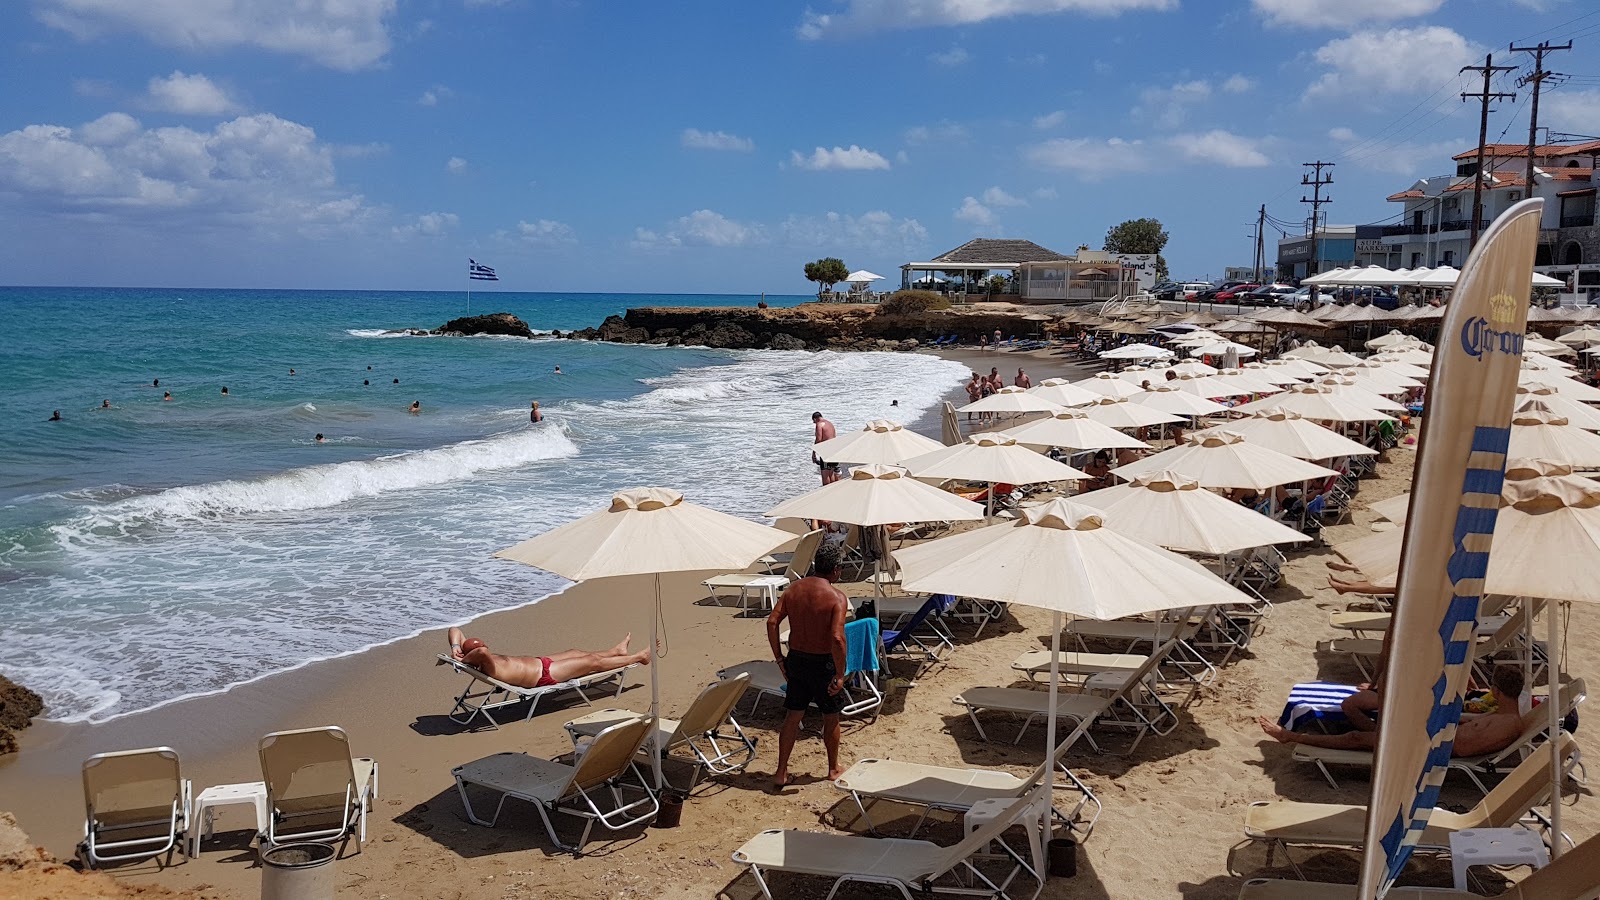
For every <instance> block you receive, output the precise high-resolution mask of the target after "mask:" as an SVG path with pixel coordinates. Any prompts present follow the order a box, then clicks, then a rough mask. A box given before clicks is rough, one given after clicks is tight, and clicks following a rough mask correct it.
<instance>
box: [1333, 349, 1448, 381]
mask: <svg viewBox="0 0 1600 900" xmlns="http://www.w3.org/2000/svg"><path fill="white" fill-rule="evenodd" d="M1400 355H1401V354H1398V353H1378V354H1374V355H1372V356H1369V357H1367V358H1366V361H1365V362H1363V363H1362V364H1361V365H1360V366H1357V367H1352V368H1350V369H1347V370H1346V371H1348V372H1350V373H1351V374H1352V375H1357V374H1359V373H1360V372H1361V371H1362V370H1363V369H1378V370H1380V371H1383V372H1390V373H1393V374H1395V375H1401V376H1404V377H1406V378H1410V379H1411V380H1412V381H1417V382H1423V381H1427V380H1428V376H1429V374H1430V373H1429V372H1428V370H1427V369H1425V368H1423V367H1422V366H1419V365H1417V364H1415V363H1408V362H1402V361H1401V360H1400V359H1399V358H1398V357H1399V356H1400Z"/></svg>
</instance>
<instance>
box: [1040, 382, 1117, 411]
mask: <svg viewBox="0 0 1600 900" xmlns="http://www.w3.org/2000/svg"><path fill="white" fill-rule="evenodd" d="M1029 392H1030V393H1033V394H1037V395H1038V396H1040V397H1043V398H1044V399H1045V400H1048V401H1049V402H1051V403H1054V404H1056V405H1058V406H1082V405H1083V404H1085V403H1094V402H1095V401H1097V400H1099V399H1100V398H1101V397H1103V396H1105V395H1104V394H1096V393H1095V392H1093V391H1086V390H1084V389H1083V388H1081V387H1078V386H1077V385H1075V384H1073V383H1072V382H1070V381H1068V380H1067V379H1065V378H1047V379H1045V380H1044V381H1041V382H1039V383H1038V384H1036V385H1034V386H1033V387H1031V388H1029Z"/></svg>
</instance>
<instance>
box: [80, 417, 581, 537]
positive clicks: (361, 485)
mask: <svg viewBox="0 0 1600 900" xmlns="http://www.w3.org/2000/svg"><path fill="white" fill-rule="evenodd" d="M577 453H578V448H577V445H575V444H573V443H572V440H571V439H570V438H568V437H567V435H566V433H565V432H564V431H562V430H561V429H560V428H554V427H552V428H519V429H517V430H515V431H512V432H508V433H506V434H501V435H497V436H495V437H491V438H486V439H483V440H475V441H463V442H462V443H459V444H452V445H450V446H447V447H439V448H436V449H432V450H416V451H411V452H408V453H401V454H397V455H395V456H385V457H379V458H377V459H372V460H357V461H352V462H342V463H332V464H328V465H320V466H307V467H305V468H300V469H291V470H289V471H287V472H282V473H280V474H277V475H272V476H268V477H266V478H259V479H250V480H230V481H217V482H212V483H210V484H198V485H186V486H183V487H176V488H169V489H167V490H164V491H160V492H158V493H155V494H146V495H143V496H138V497H130V498H127V499H124V500H119V501H116V502H114V503H110V504H107V505H106V506H104V507H102V508H100V509H97V510H93V511H92V512H90V513H89V514H87V515H86V516H83V517H81V518H80V519H78V520H77V521H74V522H70V523H64V524H61V525H57V526H55V527H56V529H57V530H58V536H61V537H69V538H70V537H71V536H73V533H79V534H81V533H83V532H85V531H87V532H92V533H96V534H103V533H105V532H107V531H109V532H110V533H113V534H115V533H117V532H120V531H123V530H126V529H127V528H129V527H133V526H136V525H139V524H144V523H149V522H153V521H158V520H163V519H206V518H216V517H220V516H230V515H249V514H253V513H279V512H293V511H298V510H308V509H320V508H325V507H331V506H338V505H340V504H343V503H348V502H350V501H352V500H358V499H362V498H366V497H376V496H379V495H382V494H387V493H391V492H395V491H407V490H414V489H416V488H426V487H434V486H438V485H445V484H450V483H452V482H458V481H463V480H466V479H469V478H472V477H473V476H474V475H477V474H478V473H480V472H492V471H498V470H504V469H513V468H516V467H518V466H522V465H525V464H527V463H532V462H538V461H539V460H545V459H560V458H563V457H569V456H575V455H577ZM63 532H65V533H63Z"/></svg>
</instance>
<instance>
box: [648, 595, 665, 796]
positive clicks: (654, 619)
mask: <svg viewBox="0 0 1600 900" xmlns="http://www.w3.org/2000/svg"><path fill="white" fill-rule="evenodd" d="M655 582H656V608H655V612H654V614H653V615H651V616H650V719H651V722H650V768H651V769H652V770H654V772H655V782H656V794H657V795H658V796H659V795H660V794H661V788H662V785H663V779H662V776H661V729H660V728H657V727H656V724H655V723H656V722H657V721H659V720H660V717H661V679H660V677H659V673H660V670H661V666H660V665H659V664H660V662H661V660H659V659H657V658H656V641H657V639H658V634H657V630H656V629H657V628H659V627H660V624H661V573H660V572H657V573H656V574H655Z"/></svg>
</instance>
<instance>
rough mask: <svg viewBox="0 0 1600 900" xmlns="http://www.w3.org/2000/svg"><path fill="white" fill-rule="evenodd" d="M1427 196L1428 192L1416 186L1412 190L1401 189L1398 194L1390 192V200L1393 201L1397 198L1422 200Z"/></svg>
mask: <svg viewBox="0 0 1600 900" xmlns="http://www.w3.org/2000/svg"><path fill="white" fill-rule="evenodd" d="M1426 196H1427V194H1424V193H1423V192H1421V191H1419V190H1417V189H1416V188H1411V189H1410V190H1406V191H1401V192H1400V193H1398V194H1390V195H1389V201H1390V202H1391V203H1392V202H1394V201H1397V200H1421V199H1422V198H1423V197H1426Z"/></svg>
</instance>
